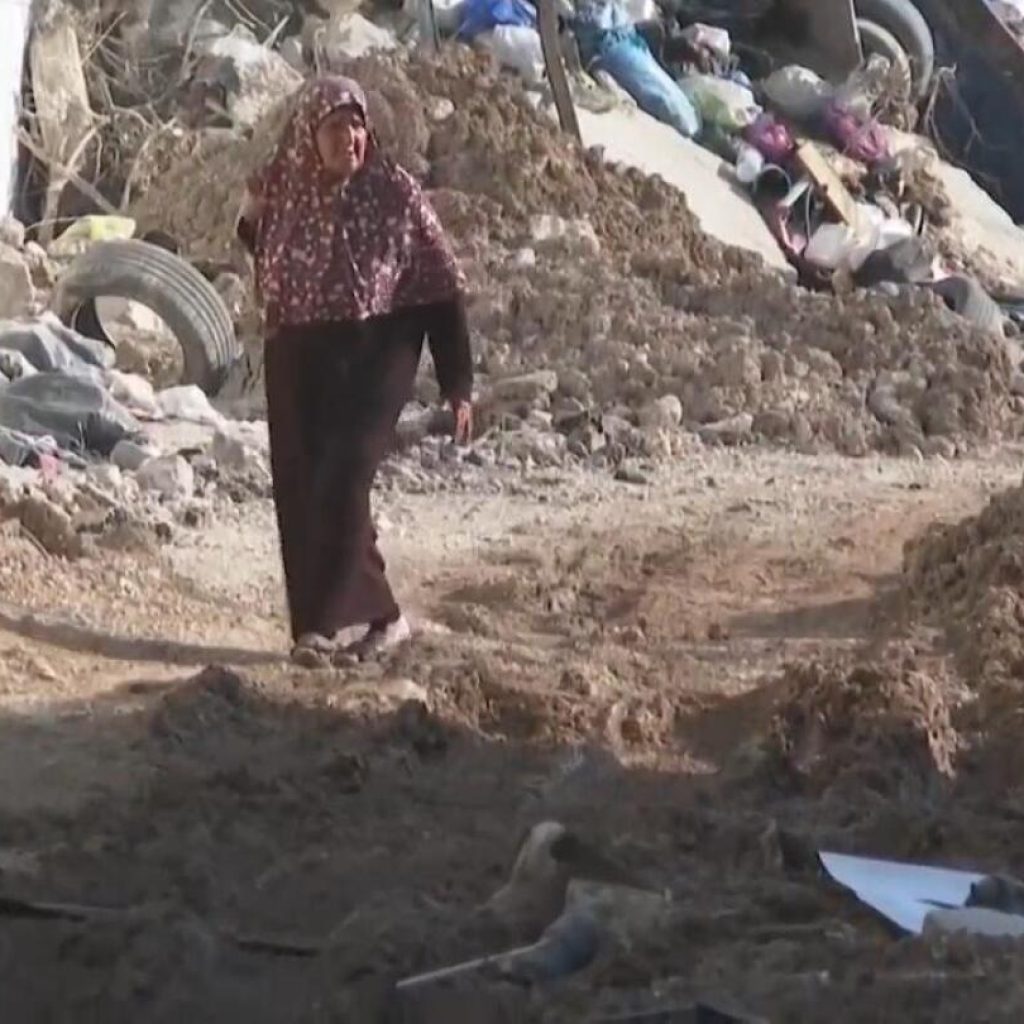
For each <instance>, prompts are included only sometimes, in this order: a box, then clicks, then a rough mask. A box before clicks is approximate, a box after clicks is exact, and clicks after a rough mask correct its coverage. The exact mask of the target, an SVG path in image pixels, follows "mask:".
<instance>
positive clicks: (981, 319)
mask: <svg viewBox="0 0 1024 1024" xmlns="http://www.w3.org/2000/svg"><path fill="white" fill-rule="evenodd" d="M929 287H930V288H931V289H932V291H934V292H935V293H936V294H938V295H941V296H942V299H943V301H944V302H945V303H946V305H947V306H949V308H950V309H951V310H953V312H954V313H956V314H958V315H959V316H962V317H963V318H964V319H965V320H966V321H968V323H971V324H974V326H975V327H980V328H981V329H982V330H983V331H991V332H992V333H993V334H998V335H999V336H1000V337H1002V336H1003V334H1004V330H1003V324H1004V320H1005V317H1004V314H1003V311H1002V310H1001V309H1000V308H999V306H998V305H996V303H995V302H994V301H993V300H992V298H991V297H990V296H989V294H988V292H986V291H985V289H984V288H982V287H981V285H980V284H978V282H977V281H975V280H974V278H973V277H964V276H961V275H957V276H954V277H946V278H943V279H942V280H941V281H935V282H934V283H933V284H931V285H929Z"/></svg>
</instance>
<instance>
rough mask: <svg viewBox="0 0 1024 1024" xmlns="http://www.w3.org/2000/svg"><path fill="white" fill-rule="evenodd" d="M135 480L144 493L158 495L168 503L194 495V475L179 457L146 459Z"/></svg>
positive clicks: (164, 456) (166, 456)
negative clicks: (149, 492)
mask: <svg viewBox="0 0 1024 1024" xmlns="http://www.w3.org/2000/svg"><path fill="white" fill-rule="evenodd" d="M135 479H136V480H137V481H138V484H139V486H140V487H141V488H142V489H143V490H144V491H152V492H154V493H156V494H159V495H160V497H161V498H163V499H164V500H165V501H168V502H176V501H184V500H186V499H187V498H191V497H192V496H193V495H194V494H195V488H196V480H195V473H194V472H193V470H192V467H191V466H190V465H189V464H188V463H187V462H186V461H185V460H184V459H183V458H182V457H181V456H180V455H161V456H158V457H157V458H155V459H148V460H147V461H146V462H144V463H143V464H142V465H141V466H140V467H139V469H138V471H137V472H136V474H135Z"/></svg>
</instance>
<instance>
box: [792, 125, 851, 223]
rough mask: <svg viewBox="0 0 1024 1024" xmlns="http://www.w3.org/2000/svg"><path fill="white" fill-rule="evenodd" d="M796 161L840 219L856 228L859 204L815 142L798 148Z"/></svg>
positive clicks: (806, 143) (803, 144)
mask: <svg viewBox="0 0 1024 1024" xmlns="http://www.w3.org/2000/svg"><path fill="white" fill-rule="evenodd" d="M796 159H797V162H798V163H799V164H800V167H801V168H802V169H803V171H804V173H805V174H806V175H807V177H808V178H810V179H811V181H812V182H813V183H814V185H815V187H816V188H817V189H818V190H819V191H820V192H821V194H822V195H823V196H824V198H825V200H826V202H827V203H828V205H829V206H830V207H831V208H832V210H833V212H834V213H835V214H836V215H837V216H838V217H839V219H840V220H841V221H843V222H844V223H845V224H849V225H851V226H855V225H856V224H857V203H856V202H855V201H854V198H853V196H851V195H850V192H849V189H847V187H846V186H845V185H844V184H843V180H842V178H840V177H839V175H838V174H837V173H836V172H835V170H834V169H833V167H832V165H831V164H830V163H829V162H828V160H827V159H826V158H825V155H824V154H823V153H822V152H821V150H820V149H819V148H818V147H817V146H816V145H815V144H814V143H813V142H804V143H802V144H801V145H800V146H798V147H797V151H796Z"/></svg>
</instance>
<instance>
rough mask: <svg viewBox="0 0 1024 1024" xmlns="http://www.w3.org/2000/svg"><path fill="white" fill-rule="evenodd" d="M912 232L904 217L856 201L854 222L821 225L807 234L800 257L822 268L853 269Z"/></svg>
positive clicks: (855, 269) (908, 236)
mask: <svg viewBox="0 0 1024 1024" xmlns="http://www.w3.org/2000/svg"><path fill="white" fill-rule="evenodd" d="M913 234H914V229H913V228H912V227H911V226H910V225H909V224H908V223H907V222H906V221H905V220H899V219H895V218H891V217H886V215H885V214H884V213H883V212H882V211H881V210H880V209H879V208H878V207H877V206H873V205H872V204H871V203H858V204H857V223H856V225H854V226H853V227H851V226H849V225H847V224H822V225H821V227H819V228H818V230H817V231H815V232H814V234H813V235H811V238H810V241H808V243H807V248H806V249H804V258H805V259H807V260H808V261H809V262H811V263H814V264H816V265H817V266H819V267H824V268H825V269H826V270H839V269H840V268H843V269H845V270H851V271H857V270H860V268H861V267H862V266H863V265H864V261H865V260H866V259H867V258H868V257H869V256H870V255H871V254H872V253H873V252H880V251H881V250H883V249H888V248H890V247H891V246H893V245H895V244H896V243H897V242H901V241H903V240H904V239H906V238H911V237H913Z"/></svg>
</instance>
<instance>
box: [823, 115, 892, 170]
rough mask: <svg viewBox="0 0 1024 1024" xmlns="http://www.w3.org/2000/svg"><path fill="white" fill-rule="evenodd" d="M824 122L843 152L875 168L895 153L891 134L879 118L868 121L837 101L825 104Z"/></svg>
mask: <svg viewBox="0 0 1024 1024" xmlns="http://www.w3.org/2000/svg"><path fill="white" fill-rule="evenodd" d="M822 123H823V126H824V129H825V132H826V134H827V135H828V137H829V138H830V139H831V140H832V142H833V143H834V144H835V145H836V147H837V148H838V149H839V151H840V152H841V153H844V154H845V155H846V156H849V157H852V158H853V159H854V160H860V161H861V163H864V164H867V165H868V167H873V166H874V165H875V164H879V163H882V162H883V161H885V160H888V159H890V158H891V156H892V151H891V149H890V148H889V137H888V136H887V135H886V132H885V129H884V128H883V127H882V126H881V125H880V124H879V123H878V122H877V121H865V120H862V119H861V118H859V117H858V116H857V115H856V114H854V113H853V112H852V111H850V110H848V109H847V108H846V107H844V106H843V105H842V104H840V103H838V102H836V101H834V100H833V101H830V102H828V103H826V104H825V107H824V110H823V111H822Z"/></svg>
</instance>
